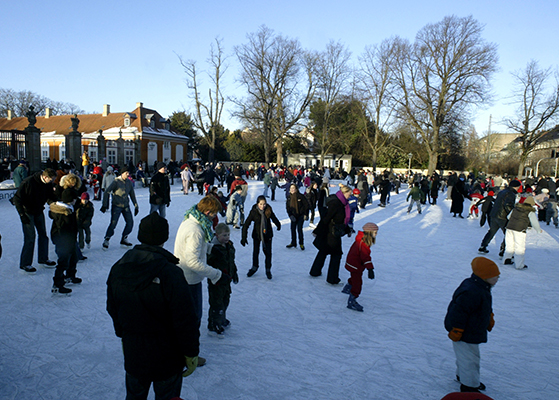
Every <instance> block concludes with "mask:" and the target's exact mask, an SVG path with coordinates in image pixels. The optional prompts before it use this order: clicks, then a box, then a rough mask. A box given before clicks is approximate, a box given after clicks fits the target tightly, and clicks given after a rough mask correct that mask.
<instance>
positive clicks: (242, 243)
mask: <svg viewBox="0 0 559 400" xmlns="http://www.w3.org/2000/svg"><path fill="white" fill-rule="evenodd" d="M247 244H248V242H247V240H246V239H244V238H243V239H241V246H243V247H245V246H246V245H247Z"/></svg>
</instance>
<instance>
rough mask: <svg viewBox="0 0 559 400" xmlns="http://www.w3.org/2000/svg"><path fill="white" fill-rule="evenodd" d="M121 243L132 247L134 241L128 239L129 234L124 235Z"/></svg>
mask: <svg viewBox="0 0 559 400" xmlns="http://www.w3.org/2000/svg"><path fill="white" fill-rule="evenodd" d="M120 245H121V246H123V247H132V246H133V245H132V243H130V242H129V241H128V236H123V237H122V240H121V241H120Z"/></svg>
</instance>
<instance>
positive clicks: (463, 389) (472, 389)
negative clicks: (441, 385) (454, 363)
mask: <svg viewBox="0 0 559 400" xmlns="http://www.w3.org/2000/svg"><path fill="white" fill-rule="evenodd" d="M460 392H470V393H480V392H479V389H478V388H475V387H470V386H466V385H460Z"/></svg>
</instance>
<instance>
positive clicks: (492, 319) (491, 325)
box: [487, 313, 495, 332]
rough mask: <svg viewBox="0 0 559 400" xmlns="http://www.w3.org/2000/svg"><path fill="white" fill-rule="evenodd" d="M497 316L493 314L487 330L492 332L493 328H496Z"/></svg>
mask: <svg viewBox="0 0 559 400" xmlns="http://www.w3.org/2000/svg"><path fill="white" fill-rule="evenodd" d="M494 316H495V314H493V313H491V318H490V319H489V325H488V326H487V330H488V331H489V332H491V331H492V330H493V327H494V326H495V318H493V317H494Z"/></svg>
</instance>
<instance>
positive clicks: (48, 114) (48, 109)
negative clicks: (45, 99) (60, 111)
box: [45, 107, 51, 118]
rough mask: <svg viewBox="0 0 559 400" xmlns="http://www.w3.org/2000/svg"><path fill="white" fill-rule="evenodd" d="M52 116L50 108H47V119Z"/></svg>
mask: <svg viewBox="0 0 559 400" xmlns="http://www.w3.org/2000/svg"><path fill="white" fill-rule="evenodd" d="M50 116H51V112H50V108H49V107H47V108H45V118H50Z"/></svg>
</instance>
